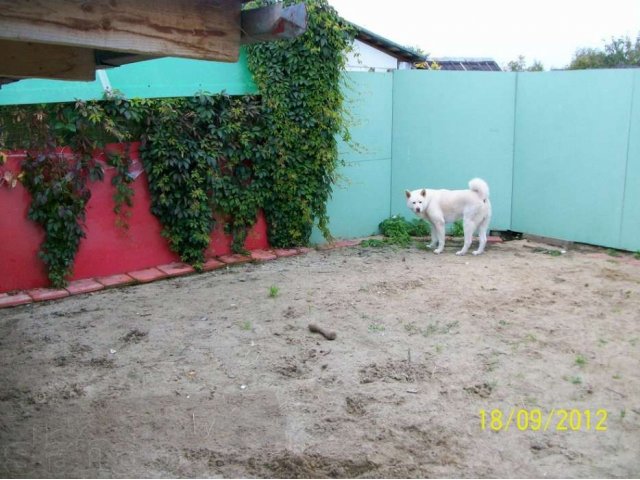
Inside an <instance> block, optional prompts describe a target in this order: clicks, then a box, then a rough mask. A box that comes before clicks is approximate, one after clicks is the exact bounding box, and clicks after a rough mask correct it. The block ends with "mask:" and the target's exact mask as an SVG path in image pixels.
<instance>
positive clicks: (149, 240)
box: [0, 144, 268, 293]
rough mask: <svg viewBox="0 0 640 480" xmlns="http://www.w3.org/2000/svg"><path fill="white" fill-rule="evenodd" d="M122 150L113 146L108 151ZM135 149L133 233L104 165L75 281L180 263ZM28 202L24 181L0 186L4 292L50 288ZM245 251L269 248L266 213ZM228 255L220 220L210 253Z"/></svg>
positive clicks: (0, 288)
mask: <svg viewBox="0 0 640 480" xmlns="http://www.w3.org/2000/svg"><path fill="white" fill-rule="evenodd" d="M120 147H121V146H109V148H110V149H111V148H116V149H117V148H120ZM137 148H138V144H133V147H132V157H133V159H134V165H133V168H132V169H131V170H132V172H136V171H140V175H139V176H138V177H137V178H136V180H135V181H134V182H133V183H132V187H133V189H134V192H135V193H134V196H133V208H132V209H131V213H132V215H131V217H130V218H129V220H128V223H129V229H128V230H125V229H123V228H121V227H117V226H116V215H115V213H113V207H114V202H113V193H114V187H113V186H112V185H111V178H112V177H113V175H114V170H113V168H111V167H109V166H107V165H104V171H105V178H104V181H102V182H94V183H93V184H92V185H91V199H90V200H89V203H88V204H87V219H86V223H85V232H86V235H87V236H86V238H84V239H82V241H81V243H80V249H79V250H78V253H77V255H76V259H75V264H74V271H73V276H72V277H71V279H73V280H75V279H80V278H90V277H98V276H103V275H112V274H116V273H124V272H130V271H133V270H140V269H143V268H148V267H153V266H156V265H162V264H166V263H170V262H173V261H178V260H179V258H178V256H177V255H176V254H174V253H172V252H171V251H170V250H169V247H168V242H167V240H166V239H165V238H163V237H162V236H161V235H160V232H161V230H162V227H161V225H160V222H159V221H158V219H157V218H156V217H155V216H154V215H153V214H152V213H151V211H150V204H151V200H150V196H149V190H148V186H147V179H146V176H145V174H144V172H142V171H141V165H140V162H139V157H138V150H137ZM24 158H25V154H24V152H11V153H9V156H8V160H7V163H6V164H5V165H2V166H0V169H3V170H10V171H12V172H15V173H18V172H19V169H20V164H21V162H22V161H23V160H24ZM97 158H98V160H99V161H101V160H102V158H103V155H102V154H99V155H98V156H97ZM30 202H31V196H30V195H29V192H27V190H26V189H25V188H24V187H23V186H22V184H21V183H20V182H18V185H17V186H16V187H15V188H13V189H11V188H8V187H7V186H6V184H5V185H3V186H0V293H2V292H8V291H12V290H23V289H29V288H36V287H46V286H49V281H48V279H47V273H46V267H45V265H44V263H43V262H42V261H41V260H40V258H39V257H38V253H37V252H38V249H39V248H40V243H41V242H42V240H43V237H44V231H43V229H42V228H41V227H40V226H39V225H38V224H36V223H34V222H33V221H31V220H29V218H28V217H27V212H28V210H29V204H30ZM245 247H246V248H247V249H248V250H255V249H264V248H268V244H267V234H266V222H265V219H264V216H263V215H262V213H260V214H259V215H258V219H257V222H256V225H255V226H254V228H253V229H252V230H251V231H250V232H249V235H248V237H247V241H246V242H245ZM230 252H231V237H230V236H228V235H225V234H224V224H223V223H222V222H220V221H218V222H216V228H215V230H214V232H213V233H212V235H211V244H210V246H209V248H208V250H207V252H206V255H207V256H208V257H211V256H217V255H225V254H228V253H230Z"/></svg>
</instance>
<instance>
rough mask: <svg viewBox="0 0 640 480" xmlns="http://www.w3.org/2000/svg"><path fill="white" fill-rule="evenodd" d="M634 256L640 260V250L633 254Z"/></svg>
mask: <svg viewBox="0 0 640 480" xmlns="http://www.w3.org/2000/svg"><path fill="white" fill-rule="evenodd" d="M633 258H635V259H636V260H640V250H638V251H637V252H636V253H634V254H633Z"/></svg>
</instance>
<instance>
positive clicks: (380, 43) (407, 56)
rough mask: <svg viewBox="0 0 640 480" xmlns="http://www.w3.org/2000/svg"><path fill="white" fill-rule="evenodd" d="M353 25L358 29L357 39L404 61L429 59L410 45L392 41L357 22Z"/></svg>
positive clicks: (413, 61)
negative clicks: (405, 45) (406, 45)
mask: <svg viewBox="0 0 640 480" xmlns="http://www.w3.org/2000/svg"><path fill="white" fill-rule="evenodd" d="M351 25H352V26H353V27H354V28H355V29H356V32H357V33H356V39H357V40H360V41H361V42H363V43H366V44H367V45H370V46H372V47H374V48H377V49H378V50H382V51H384V52H386V53H388V54H389V55H391V56H392V57H395V58H397V59H398V60H400V61H402V62H409V63H420V62H425V61H426V60H427V57H426V55H422V54H420V53H418V52H416V51H415V50H413V49H411V48H409V47H404V46H402V45H399V44H397V43H395V42H392V41H391V40H389V39H388V38H384V37H382V36H380V35H378V34H377V33H374V32H372V31H370V30H367V29H366V28H363V27H361V26H359V25H356V24H355V23H351Z"/></svg>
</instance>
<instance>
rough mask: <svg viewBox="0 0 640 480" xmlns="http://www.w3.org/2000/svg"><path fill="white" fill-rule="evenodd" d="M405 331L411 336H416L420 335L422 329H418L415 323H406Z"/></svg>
mask: <svg viewBox="0 0 640 480" xmlns="http://www.w3.org/2000/svg"><path fill="white" fill-rule="evenodd" d="M404 329H405V331H406V332H407V333H408V334H409V335H415V334H417V333H420V329H419V328H418V327H417V325H416V323H415V322H411V323H405V324H404Z"/></svg>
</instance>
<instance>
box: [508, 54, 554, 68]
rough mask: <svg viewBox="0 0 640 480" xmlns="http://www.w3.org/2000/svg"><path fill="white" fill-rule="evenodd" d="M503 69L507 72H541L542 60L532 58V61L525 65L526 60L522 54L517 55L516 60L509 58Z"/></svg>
mask: <svg viewBox="0 0 640 480" xmlns="http://www.w3.org/2000/svg"><path fill="white" fill-rule="evenodd" d="M503 69H504V70H506V71H507V72H542V71H543V70H544V65H542V62H540V61H539V60H534V61H533V63H532V64H531V65H530V66H528V67H527V61H526V60H525V58H524V55H518V59H517V60H511V61H510V62H509V63H507V65H506V67H503Z"/></svg>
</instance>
